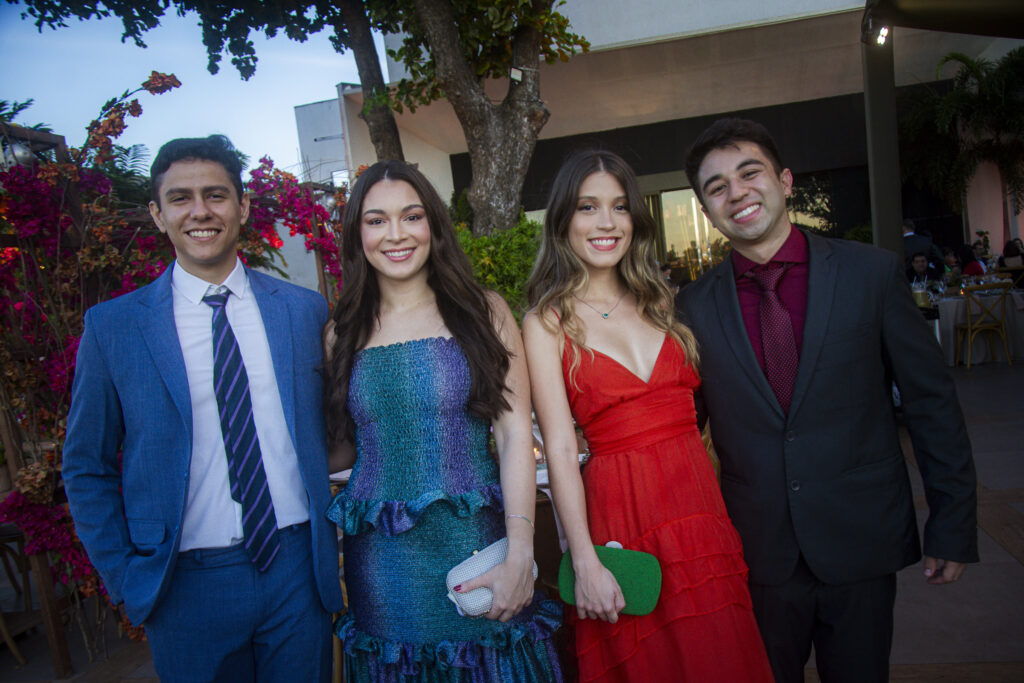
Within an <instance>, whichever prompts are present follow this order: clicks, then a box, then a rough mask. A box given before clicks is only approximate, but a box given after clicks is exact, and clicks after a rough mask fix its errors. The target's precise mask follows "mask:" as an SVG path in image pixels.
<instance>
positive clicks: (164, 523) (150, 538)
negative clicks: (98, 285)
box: [63, 135, 343, 681]
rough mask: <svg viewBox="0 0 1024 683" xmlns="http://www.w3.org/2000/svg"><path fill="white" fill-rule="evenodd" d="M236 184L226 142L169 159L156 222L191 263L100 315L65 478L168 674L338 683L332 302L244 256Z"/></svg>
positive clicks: (112, 588) (172, 151) (88, 322)
mask: <svg viewBox="0 0 1024 683" xmlns="http://www.w3.org/2000/svg"><path fill="white" fill-rule="evenodd" d="M241 173H242V164H241V162H240V161H239V158H238V154H237V153H236V151H235V149H234V147H232V146H231V143H230V141H229V140H228V139H227V138H226V137H224V136H222V135H211V136H210V137H208V138H184V139H177V140H172V141H170V142H168V143H167V144H166V145H164V146H163V147H161V148H160V151H159V153H157V155H156V159H155V160H154V161H153V166H152V168H151V170H150V174H151V181H152V195H153V200H152V201H151V202H150V203H149V211H150V214H151V215H152V217H153V220H154V222H155V223H156V225H157V227H158V228H159V229H160V231H161V232H162V233H164V234H166V235H167V237H168V238H169V239H170V241H171V244H172V245H173V246H174V253H175V257H176V259H175V261H174V264H173V265H172V266H171V267H170V268H168V269H167V270H166V271H164V273H163V275H161V276H160V277H159V278H157V280H156V281H155V282H153V283H152V284H149V285H147V286H145V287H142V288H141V289H138V290H136V291H134V292H131V293H130V294H125V295H124V296H121V297H118V298H116V299H112V300H110V301H107V302H104V303H102V304H99V305H97V306H95V307H93V308H91V309H89V311H88V312H87V313H86V315H85V332H84V334H83V336H82V341H81V343H80V345H79V347H78V362H77V365H76V369H75V381H74V387H73V389H72V396H71V410H70V412H69V414H68V430H67V439H66V440H65V442H64V469H63V475H64V484H65V488H66V489H67V495H68V502H69V504H70V507H71V515H72V517H73V518H74V520H75V528H76V530H77V531H78V536H79V538H81V539H82V544H83V545H84V546H85V549H86V551H87V552H88V553H89V559H90V560H92V563H93V565H94V566H95V567H96V569H97V570H98V571H99V573H100V576H101V577H103V582H104V585H106V587H107V590H108V591H109V593H110V598H111V600H113V602H114V603H115V604H117V603H120V602H123V603H124V607H125V612H126V613H127V615H128V618H129V619H131V620H132V622H133V623H135V624H142V625H143V626H145V628H146V636H147V638H148V640H149V647H150V650H151V651H152V653H153V664H154V665H155V667H156V671H157V674H158V675H159V676H160V679H161V680H163V681H197V680H222V681H223V680H230V681H257V680H259V681H284V680H301V681H327V680H329V679H330V676H331V632H330V625H331V620H330V614H331V613H332V612H335V611H337V610H340V609H341V608H342V604H343V603H342V596H341V587H340V584H339V582H338V539H337V535H336V533H335V530H334V527H333V525H331V524H330V523H328V522H327V520H326V519H324V517H323V513H324V510H326V509H327V504H328V502H329V500H330V490H329V487H328V481H327V448H326V439H325V434H324V422H323V412H322V383H321V379H320V373H319V371H318V368H319V366H320V360H321V345H320V330H321V329H322V328H323V325H324V322H325V321H326V320H327V302H326V301H324V298H323V297H322V296H320V295H319V294H317V293H316V292H312V291H310V290H308V289H303V288H301V287H297V286H295V285H291V284H288V283H287V282H282V281H281V280H277V279H275V278H271V277H269V276H267V275H264V274H262V273H258V272H256V271H251V270H249V269H247V268H246V267H245V266H244V265H243V264H242V262H241V261H240V260H239V258H238V256H237V255H236V254H237V250H238V235H239V231H240V229H241V225H242V224H243V223H244V222H245V221H246V219H247V218H248V215H249V197H248V195H246V194H245V193H244V192H243V190H242V178H241Z"/></svg>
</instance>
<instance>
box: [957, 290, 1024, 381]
mask: <svg viewBox="0 0 1024 683" xmlns="http://www.w3.org/2000/svg"><path fill="white" fill-rule="evenodd" d="M1010 286H1011V283H1009V282H993V283H990V284H985V285H973V286H971V287H965V288H964V297H965V303H966V304H967V311H966V312H967V322H966V323H959V324H958V325H957V326H956V364H957V365H959V364H960V358H961V351H962V350H963V341H964V339H966V340H967V369H968V370H970V369H971V355H972V354H971V352H972V349H973V345H974V338H975V337H976V336H978V335H979V334H981V333H983V332H989V333H991V334H997V335H999V336H1000V337H1002V339H1003V350H1004V351H1006V362H1007V363H1009V364H1010V365H1013V358H1012V357H1011V355H1010V345H1009V343H1008V342H1007V341H1006V296H1007V294H1009V292H1010ZM988 346H989V351H990V353H991V354H992V357H993V358H995V355H996V349H995V342H994V340H993V338H992V337H991V336H989V338H988Z"/></svg>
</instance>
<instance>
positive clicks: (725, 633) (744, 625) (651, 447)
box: [562, 336, 772, 683]
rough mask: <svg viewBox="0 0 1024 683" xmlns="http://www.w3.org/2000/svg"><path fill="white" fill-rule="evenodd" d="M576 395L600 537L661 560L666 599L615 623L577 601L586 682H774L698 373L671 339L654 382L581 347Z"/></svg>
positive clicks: (591, 508) (590, 512)
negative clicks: (705, 425) (700, 405)
mask: <svg viewBox="0 0 1024 683" xmlns="http://www.w3.org/2000/svg"><path fill="white" fill-rule="evenodd" d="M562 356H563V365H562V367H563V374H564V376H565V385H566V389H567V391H568V394H569V403H570V405H571V407H572V413H573V416H574V417H575V418H576V422H577V424H578V425H579V426H580V427H581V428H582V429H583V433H584V435H585V436H586V438H587V442H588V444H589V446H590V453H591V457H590V459H589V461H588V462H587V464H586V465H585V466H584V467H583V486H584V489H585V491H586V498H587V522H588V524H589V526H590V534H591V536H592V538H593V541H594V543H596V544H601V545H603V544H604V543H607V542H608V541H619V542H620V543H622V545H623V547H625V548H627V549H629V550H642V551H644V552H648V553H651V554H653V555H654V556H655V557H657V558H658V561H659V562H660V563H661V570H662V588H661V596H660V598H659V600H658V606H657V607H656V608H655V610H654V611H653V612H652V613H651V614H648V615H645V616H641V617H638V616H630V615H625V614H620V615H619V621H618V623H615V624H609V623H606V622H604V621H600V620H596V619H578V618H577V617H576V613H575V610H574V609H570V610H569V611H570V623H572V624H573V626H574V630H575V643H574V649H575V653H576V658H577V663H578V665H579V672H580V681H597V680H600V681H631V682H639V683H655V682H659V681H691V682H698V681H699V682H701V683H709V682H715V681H723V682H724V681H729V682H737V681H742V682H744V683H751V682H757V681H771V680H772V673H771V669H770V667H769V665H768V659H767V657H766V655H765V650H764V645H763V644H762V641H761V637H760V634H759V632H758V630H757V624H756V623H755V621H754V614H753V611H752V607H751V602H750V592H749V590H748V588H747V566H746V564H744V562H743V549H742V546H741V545H740V538H739V535H738V534H737V533H736V529H734V528H733V526H732V522H730V521H729V517H728V516H727V514H726V510H725V503H724V502H723V501H722V495H721V493H720V492H719V488H718V482H717V480H716V479H715V473H714V469H713V468H712V465H711V461H710V459H709V457H708V454H707V452H706V451H705V449H704V444H703V443H702V442H701V439H700V432H699V431H698V429H697V420H696V411H695V409H694V403H693V392H694V390H695V389H696V388H697V387H698V386H700V378H699V377H698V376H697V373H696V372H695V371H694V369H693V368H692V367H691V366H690V365H689V363H687V361H686V356H685V354H684V352H683V350H682V348H681V347H680V346H679V344H678V343H676V342H675V341H674V340H673V339H671V338H670V337H667V336H666V338H665V341H664V342H663V343H662V347H661V351H660V353H659V354H658V359H657V361H656V362H655V365H654V371H653V373H652V375H651V378H650V380H649V381H648V382H646V383H645V382H643V381H641V380H640V378H639V377H637V376H636V375H634V374H633V373H632V372H630V371H629V370H627V369H626V368H625V367H624V366H622V365H621V364H620V363H618V362H617V361H615V360H613V359H612V358H611V357H609V356H606V355H604V354H602V353H601V352H600V351H594V352H593V357H591V356H590V354H589V353H588V352H587V351H586V350H583V351H581V360H580V366H579V368H578V369H577V371H576V377H575V383H574V382H573V381H572V380H571V379H570V378H569V363H570V360H571V354H570V353H569V352H568V350H567V352H566V353H563V354H562Z"/></svg>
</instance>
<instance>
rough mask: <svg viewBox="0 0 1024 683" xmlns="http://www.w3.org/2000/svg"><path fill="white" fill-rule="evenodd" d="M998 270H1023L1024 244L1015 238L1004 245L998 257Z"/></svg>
mask: <svg viewBox="0 0 1024 683" xmlns="http://www.w3.org/2000/svg"><path fill="white" fill-rule="evenodd" d="M999 267H1000V268H1024V243H1021V240H1020V238H1019V237H1015V238H1013V239H1012V240H1010V241H1009V242H1007V243H1006V246H1005V247H1004V248H1003V253H1002V255H1001V256H1000V257H999Z"/></svg>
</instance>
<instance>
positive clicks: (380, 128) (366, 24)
mask: <svg viewBox="0 0 1024 683" xmlns="http://www.w3.org/2000/svg"><path fill="white" fill-rule="evenodd" d="M338 8H339V9H340V10H341V17H342V21H343V22H344V26H343V27H335V32H336V33H337V35H339V36H341V35H345V34H347V35H348V41H347V42H348V47H349V48H350V49H351V50H352V55H353V56H354V57H355V59H356V68H357V69H358V70H359V82H360V83H361V84H362V88H363V102H364V105H363V110H362V111H361V112H360V113H359V118H361V119H363V121H365V122H366V126H367V128H369V129H370V141H371V142H373V149H374V151H375V152H376V153H377V160H378V161H380V160H383V159H405V156H404V155H403V154H402V140H401V138H400V137H399V135H398V125H397V124H395V115H394V112H392V111H391V106H390V105H389V104H388V102H387V100H386V98H385V97H384V95H385V94H386V92H387V86H386V85H385V83H384V74H383V73H382V72H381V70H380V60H379V59H378V55H377V47H376V46H375V45H374V44H373V34H372V33H371V32H370V20H369V19H368V18H367V16H366V7H364V6H363V0H338Z"/></svg>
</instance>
